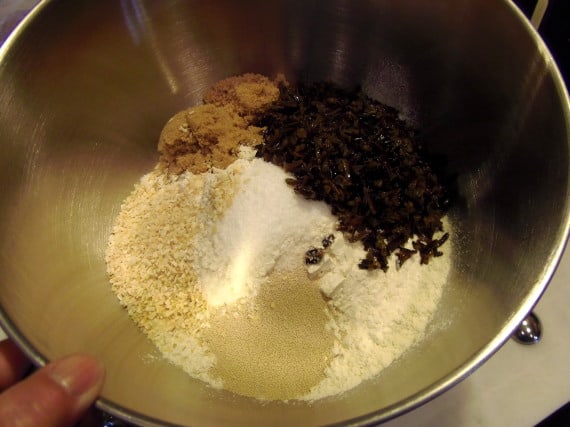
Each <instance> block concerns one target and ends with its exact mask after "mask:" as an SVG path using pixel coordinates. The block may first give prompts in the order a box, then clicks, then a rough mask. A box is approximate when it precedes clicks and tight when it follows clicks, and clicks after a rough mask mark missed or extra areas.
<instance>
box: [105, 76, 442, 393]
mask: <svg viewBox="0 0 570 427" xmlns="http://www.w3.org/2000/svg"><path fill="white" fill-rule="evenodd" d="M158 151H159V153H160V159H159V162H158V164H157V165H156V167H155V168H154V169H153V170H152V171H150V172H149V173H148V174H146V175H145V176H143V177H142V178H141V180H140V182H139V183H138V184H137V185H136V186H135V188H134V190H133V192H132V193H131V194H130V195H129V196H128V197H127V199H126V200H125V201H124V202H123V204H122V206H121V211H120V213H119V215H118V217H117V219H116V222H115V225H114V228H113V232H112V234H111V236H110V239H109V245H108V248H107V252H106V261H107V268H108V273H109V276H110V280H111V284H112V288H113V291H114V292H115V293H116V295H117V297H118V298H119V300H120V302H121V304H122V305H123V306H124V307H125V308H126V310H127V311H128V313H129V315H130V316H131V317H132V318H133V320H134V321H135V322H136V324H137V325H138V326H139V327H140V328H141V329H142V331H143V332H144V333H145V334H146V335H147V336H148V337H149V339H150V340H151V341H152V342H153V343H154V344H155V345H156V347H157V348H158V349H159V350H160V352H161V353H162V355H163V356H164V357H165V358H166V359H167V360H169V361H170V362H172V363H173V364H175V365H178V366H179V367H180V368H182V369H183V370H184V371H186V372H187V373H188V374H189V375H190V376H192V377H194V378H196V379H199V380H202V381H204V382H206V383H208V384H210V385H211V386H213V387H215V388H224V389H226V390H229V391H232V392H234V393H237V394H240V395H245V396H251V397H255V398H259V399H271V400H290V399H298V400H309V401H311V400H316V399H321V398H324V397H328V396H333V395H337V394H339V393H342V392H345V391H347V390H350V389H351V388H353V387H355V386H357V385H358V384H360V383H361V382H363V381H365V380H367V379H370V378H373V377H374V376H376V375H377V374H378V373H379V372H381V371H382V369H384V368H385V367H387V366H388V365H390V364H391V363H392V362H393V361H394V360H395V359H397V358H398V357H400V356H401V355H402V354H403V353H404V352H406V351H407V350H408V349H409V348H411V347H412V346H413V345H414V344H415V343H417V342H418V341H419V340H421V339H422V338H423V336H424V334H425V331H426V327H427V325H428V322H429V321H430V319H431V317H432V315H433V313H434V311H435V309H436V307H437V304H438V302H439V300H440V298H441V295H442V290H443V287H444V285H445V283H446V280H447V275H448V272H449V269H450V256H449V249H448V248H447V246H449V244H448V245H446V248H445V249H446V250H444V251H441V250H440V246H441V245H443V244H444V243H445V241H446V240H447V238H448V234H447V233H445V232H444V224H443V219H444V214H445V211H446V209H447V203H448V202H447V197H446V190H445V188H444V187H443V186H442V185H441V184H440V181H439V180H438V178H437V176H436V174H435V173H434V171H433V170H432V167H431V166H430V164H429V162H428V161H427V160H426V159H427V157H426V156H425V153H424V151H423V148H422V147H421V145H420V144H419V143H418V141H417V140H416V138H415V136H414V133H413V132H412V131H411V130H410V129H409V128H408V127H407V126H406V125H405V123H404V122H403V121H401V120H400V119H399V118H398V113H397V111H395V110H394V109H392V108H389V107H387V106H384V105H382V104H380V103H379V102H377V101H374V100H372V99H370V98H368V97H366V96H365V95H364V94H363V93H362V92H361V91H359V90H354V91H346V90H343V89H340V88H338V87H336V86H334V85H332V84H329V83H311V84H300V85H297V86H293V85H290V84H289V83H288V82H286V81H285V80H284V79H283V78H277V79H276V80H275V81H272V80H270V79H268V78H266V77H264V76H261V75H256V74H244V75H242V76H237V77H231V78H228V79H225V80H222V81H220V82H219V83H217V84H216V85H215V86H213V87H212V88H210V89H209V90H208V91H207V92H206V94H205V96H204V103H203V104H202V105H198V106H195V107H192V108H190V109H188V110H185V111H182V112H180V113H178V114H176V115H175V116H174V117H173V118H172V119H170V121H169V122H168V123H167V124H166V125H165V127H164V129H163V131H162V133H161V135H160V140H159V143H158ZM448 227H449V226H448V224H447V223H446V224H445V228H446V229H447V228H448Z"/></svg>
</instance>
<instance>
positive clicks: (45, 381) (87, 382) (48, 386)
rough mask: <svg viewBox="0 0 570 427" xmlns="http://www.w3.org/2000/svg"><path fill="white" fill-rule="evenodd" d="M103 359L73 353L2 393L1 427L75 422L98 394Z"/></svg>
mask: <svg viewBox="0 0 570 427" xmlns="http://www.w3.org/2000/svg"><path fill="white" fill-rule="evenodd" d="M103 379H104V368H103V365H102V364H101V362H99V361H98V360H97V359H94V358H93V357H91V356H87V355H72V356H68V357H65V358H63V359H61V360H58V361H56V362H53V363H51V364H49V365H47V366H45V367H44V368H42V369H40V370H38V371H37V372H36V373H34V374H33V375H31V376H30V377H28V378H27V379H25V380H24V381H22V382H20V383H18V384H16V385H15V386H13V387H11V388H9V389H7V390H5V391H4V392H3V393H2V394H0V427H4V426H18V427H36V426H45V427H67V426H72V425H74V424H75V423H76V422H77V421H78V420H79V418H80V417H81V415H82V414H83V413H84V412H85V411H86V410H87V408H89V406H90V405H91V404H92V403H93V401H94V400H95V399H96V398H97V395H98V394H99V392H100V390H101V387H102V384H103Z"/></svg>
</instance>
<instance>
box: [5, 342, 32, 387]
mask: <svg viewBox="0 0 570 427" xmlns="http://www.w3.org/2000/svg"><path fill="white" fill-rule="evenodd" d="M30 366H31V363H30V361H29V360H28V359H27V357H26V356H25V355H24V353H22V351H21V350H20V349H19V348H18V346H16V344H14V343H13V342H12V341H10V340H4V341H1V342H0V392H1V391H2V390H4V389H5V388H6V387H9V386H11V385H12V384H14V383H15V382H16V381H18V380H20V379H21V378H22V377H23V376H24V374H25V373H26V372H27V371H28V369H30Z"/></svg>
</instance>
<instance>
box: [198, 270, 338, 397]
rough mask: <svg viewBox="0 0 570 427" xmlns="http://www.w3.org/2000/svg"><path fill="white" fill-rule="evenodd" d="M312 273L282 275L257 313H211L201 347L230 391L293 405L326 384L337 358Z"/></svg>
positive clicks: (265, 290)
mask: <svg viewBox="0 0 570 427" xmlns="http://www.w3.org/2000/svg"><path fill="white" fill-rule="evenodd" d="M306 275H307V273H306V271H299V272H276V273H275V274H273V275H272V276H271V277H270V279H269V282H268V283H267V284H266V285H264V286H262V287H261V288H260V293H259V294H258V296H257V299H256V302H255V306H254V307H253V309H242V310H239V309H234V310H232V311H228V312H225V313H224V312H222V310H219V311H218V312H217V313H211V317H210V321H209V323H210V328H207V329H205V330H203V335H202V339H201V341H202V342H203V343H204V344H205V346H207V347H208V349H209V351H210V352H211V353H212V354H213V355H214V356H215V357H216V364H215V366H214V367H213V368H212V371H211V375H212V376H214V377H218V378H219V379H221V380H222V382H223V387H224V389H226V390H229V391H232V392H234V393H237V394H241V395H244V396H251V397H257V398H261V399H280V400H288V399H293V398H297V397H299V396H302V395H305V394H307V393H308V392H309V390H310V389H311V388H312V387H313V386H315V385H317V384H318V383H320V382H321V381H322V380H323V379H324V377H325V375H324V370H325V368H326V367H327V366H328V365H329V362H330V360H329V357H330V356H331V355H332V354H333V352H332V346H333V341H334V336H333V333H332V332H331V331H330V330H327V329H326V324H327V322H328V321H329V317H328V315H327V313H326V302H325V301H324V300H323V297H322V294H321V293H320V291H319V289H318V287H316V286H315V284H314V282H313V283H311V282H310V280H309V279H308V278H307V276H306Z"/></svg>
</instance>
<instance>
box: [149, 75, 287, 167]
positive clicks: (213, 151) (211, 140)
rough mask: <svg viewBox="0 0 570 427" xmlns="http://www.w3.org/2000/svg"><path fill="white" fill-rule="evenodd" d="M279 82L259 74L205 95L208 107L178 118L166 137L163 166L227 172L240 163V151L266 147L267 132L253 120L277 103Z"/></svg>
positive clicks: (226, 82) (232, 80)
mask: <svg viewBox="0 0 570 427" xmlns="http://www.w3.org/2000/svg"><path fill="white" fill-rule="evenodd" d="M278 97H279V88H278V86H277V83H276V82H273V81H271V80H269V79H268V78H267V77H265V76H261V75H259V74H244V75H241V76H237V77H230V78H227V79H225V80H221V81H220V82H218V83H217V84H216V85H215V86H213V87H212V88H211V89H210V90H208V92H207V93H206V94H205V96H204V102H205V103H204V104H203V105H198V106H196V107H193V108H190V109H187V110H184V111H181V112H179V113H177V114H176V115H174V117H172V118H171V119H170V120H169V121H168V123H167V124H166V126H165V127H164V129H163V130H162V133H161V134H160V139H159V142H158V151H159V153H160V160H159V165H160V167H161V168H163V169H166V170H167V171H168V172H170V173H174V174H180V173H182V172H184V171H189V172H192V173H203V172H206V171H208V170H209V169H211V168H212V167H215V168H220V169H223V168H225V167H227V166H229V165H230V164H231V163H232V162H233V161H234V160H236V159H237V158H238V155H239V152H240V146H249V147H253V146H255V145H258V144H261V143H262V142H263V138H262V131H263V128H260V127H257V126H253V125H252V124H251V121H252V119H253V115H254V114H255V113H256V112H258V111H260V110H261V109H262V108H263V107H264V106H266V105H268V104H269V103H271V102H273V101H276V100H277V98H278Z"/></svg>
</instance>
